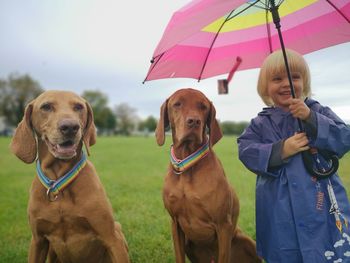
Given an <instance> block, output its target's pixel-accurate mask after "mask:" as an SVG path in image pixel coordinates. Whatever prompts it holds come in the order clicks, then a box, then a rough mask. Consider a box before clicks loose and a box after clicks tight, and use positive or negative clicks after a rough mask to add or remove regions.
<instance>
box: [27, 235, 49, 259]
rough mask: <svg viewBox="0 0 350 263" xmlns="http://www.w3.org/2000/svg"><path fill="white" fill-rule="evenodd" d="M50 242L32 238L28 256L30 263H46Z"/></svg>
mask: <svg viewBox="0 0 350 263" xmlns="http://www.w3.org/2000/svg"><path fill="white" fill-rule="evenodd" d="M48 250H49V241H48V240H47V239H45V238H43V237H32V241H31V242H30V249H29V255H28V263H45V261H46V257H47V252H48Z"/></svg>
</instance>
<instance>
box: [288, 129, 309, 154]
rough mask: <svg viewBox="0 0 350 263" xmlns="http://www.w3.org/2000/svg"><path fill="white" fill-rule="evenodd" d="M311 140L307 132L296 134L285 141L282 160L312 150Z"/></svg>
mask: <svg viewBox="0 0 350 263" xmlns="http://www.w3.org/2000/svg"><path fill="white" fill-rule="evenodd" d="M308 143H309V140H308V138H307V136H306V133H305V132H301V133H295V134H294V135H293V136H291V137H289V138H288V139H286V140H285V141H284V144H283V148H282V160H284V159H287V158H288V157H290V156H292V155H294V154H296V153H298V152H302V151H306V150H308V149H310V147H309V146H308Z"/></svg>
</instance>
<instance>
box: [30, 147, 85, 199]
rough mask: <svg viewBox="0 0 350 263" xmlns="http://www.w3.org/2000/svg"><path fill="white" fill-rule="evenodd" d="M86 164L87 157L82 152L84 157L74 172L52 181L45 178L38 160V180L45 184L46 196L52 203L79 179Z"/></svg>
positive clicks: (71, 171) (74, 168)
mask: <svg viewBox="0 0 350 263" xmlns="http://www.w3.org/2000/svg"><path fill="white" fill-rule="evenodd" d="M86 162H87V158H86V155H85V153H84V152H82V157H81V159H80V161H79V162H78V163H77V164H76V165H75V166H74V167H73V169H72V170H70V171H69V172H68V173H66V174H65V175H64V176H62V177H60V178H58V179H57V180H51V179H50V178H48V177H46V176H45V174H44V173H43V171H42V170H41V167H40V161H39V160H37V162H36V172H37V175H38V178H39V180H40V182H41V183H42V184H43V186H45V188H46V189H47V192H46V194H47V195H48V197H49V199H50V200H51V201H54V200H56V199H57V196H58V194H59V192H60V191H63V189H64V188H66V187H67V186H68V185H69V184H70V183H71V182H73V181H74V179H76V178H77V176H78V175H79V172H80V170H81V169H83V168H84V166H85V165H86ZM50 193H52V194H53V199H52V198H51V197H50Z"/></svg>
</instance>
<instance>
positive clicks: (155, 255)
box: [0, 137, 350, 263]
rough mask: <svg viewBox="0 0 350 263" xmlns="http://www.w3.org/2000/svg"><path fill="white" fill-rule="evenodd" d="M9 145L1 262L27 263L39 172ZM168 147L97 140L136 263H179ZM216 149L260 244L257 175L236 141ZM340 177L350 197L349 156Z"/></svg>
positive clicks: (0, 221)
mask: <svg viewBox="0 0 350 263" xmlns="http://www.w3.org/2000/svg"><path fill="white" fill-rule="evenodd" d="M9 143H10V139H9V138H0V167H1V170H0V180H1V183H0V262H4V263H21V262H27V250H28V246H29V241H30V236H31V234H30V229H29V226H28V221H27V213H26V209H27V200H28V194H29V187H30V184H31V181H32V179H33V177H34V176H35V167H34V164H32V165H26V164H24V163H22V162H20V161H19V160H18V159H17V158H16V157H15V156H13V155H12V154H10V152H9V149H8V146H9ZM169 146H170V140H169V139H168V140H167V142H166V145H165V146H163V147H158V146H157V145H156V142H155V139H154V138H153V137H130V138H125V137H110V138H98V141H97V144H96V145H95V146H93V147H92V148H91V156H90V157H89V158H90V160H91V161H92V162H93V163H94V165H95V167H96V169H97V171H98V174H99V176H100V178H101V180H102V183H103V184H104V186H105V188H106V191H107V194H108V196H109V198H110V201H111V203H112V206H113V209H114V211H115V217H116V219H117V220H118V221H119V222H120V223H121V224H122V227H123V232H124V234H125V236H126V238H127V241H128V244H129V252H130V256H131V259H132V261H133V262H134V263H146V262H147V263H149V262H155V263H166V262H174V256H173V249H172V240H171V234H170V218H169V216H168V214H167V212H166V210H165V209H164V206H163V202H162V198H161V189H162V184H163V178H164V175H165V172H166V168H167V165H168V162H169V160H168V156H169ZM214 149H215V151H216V153H217V154H218V156H219V157H220V159H221V161H222V163H223V165H224V167H225V171H226V175H227V177H228V178H229V180H230V182H231V184H232V185H233V187H234V188H235V189H236V192H237V194H238V196H239V198H240V204H241V212H240V219H239V225H240V226H241V228H242V229H243V230H244V231H245V232H246V233H248V234H249V235H250V236H251V237H253V238H255V212H254V203H255V200H254V199H255V191H254V188H255V175H254V174H252V173H250V172H249V171H247V170H246V169H245V168H244V167H243V165H242V164H241V163H240V162H239V160H238V156H237V145H236V139H235V138H234V137H224V138H223V139H222V140H221V141H220V142H219V143H218V144H217V145H216V146H215V148H214ZM339 173H340V175H341V176H342V178H343V182H344V184H345V187H346V189H347V190H348V191H349V190H350V155H349V154H347V155H346V156H345V157H344V158H342V160H341V165H340V169H339Z"/></svg>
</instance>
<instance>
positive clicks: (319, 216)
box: [237, 50, 350, 263]
mask: <svg viewBox="0 0 350 263" xmlns="http://www.w3.org/2000/svg"><path fill="white" fill-rule="evenodd" d="M286 53H287V57H288V62H289V67H290V69H291V74H292V81H293V85H294V89H295V95H296V98H294V99H293V98H292V96H291V92H290V85H289V82H288V77H287V73H286V69H285V65H284V60H283V54H282V52H281V51H280V50H279V51H276V52H274V53H272V54H271V55H270V56H268V57H267V58H266V59H265V61H264V63H263V65H262V67H261V70H260V75H259V80H258V93H259V95H260V97H261V98H262V100H263V101H264V103H265V104H266V105H267V106H268V107H267V108H264V109H263V110H262V111H261V112H260V113H259V114H258V116H257V117H255V118H254V119H253V120H252V121H251V123H250V125H249V126H248V127H247V129H246V130H245V131H244V132H243V134H242V135H241V136H240V137H239V138H238V140H237V141H238V145H239V158H240V160H241V161H242V162H243V164H244V165H245V166H246V167H247V168H248V169H249V170H251V171H252V172H254V173H255V174H257V182H256V238H257V250H258V254H259V255H260V256H261V257H262V258H264V260H266V261H267V262H268V263H284V262H288V263H303V262H304V263H314V262H315V263H322V262H342V263H344V262H350V231H349V225H348V220H349V219H350V205H349V201H348V198H347V195H346V190H345V189H344V187H343V185H342V182H341V180H340V178H339V177H338V175H337V174H334V175H332V176H331V177H330V178H329V179H323V180H317V179H316V178H314V177H312V176H310V175H309V174H308V172H307V171H306V169H305V166H304V163H303V160H302V157H301V152H303V151H306V150H308V149H309V148H310V145H312V146H315V147H317V148H319V149H325V150H328V151H331V152H334V153H335V154H336V155H337V156H338V157H339V158H341V157H342V156H343V155H344V154H345V153H346V152H347V151H349V150H350V128H349V127H348V126H347V125H346V124H345V123H344V122H343V121H342V120H341V119H340V118H339V117H338V116H336V114H335V113H334V112H332V110H331V109H330V108H328V107H324V106H322V105H321V104H319V103H318V102H317V101H315V100H312V99H310V95H311V88H310V73H309V68H308V65H307V63H306V62H305V60H304V59H303V57H302V56H301V55H300V54H298V53H297V52H295V51H292V50H287V51H286ZM296 118H299V119H300V120H301V121H302V123H303V125H304V128H305V132H300V133H296V131H297V130H298V123H297V119H296ZM332 193H333V194H332ZM339 222H340V223H339Z"/></svg>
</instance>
